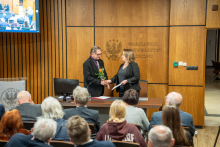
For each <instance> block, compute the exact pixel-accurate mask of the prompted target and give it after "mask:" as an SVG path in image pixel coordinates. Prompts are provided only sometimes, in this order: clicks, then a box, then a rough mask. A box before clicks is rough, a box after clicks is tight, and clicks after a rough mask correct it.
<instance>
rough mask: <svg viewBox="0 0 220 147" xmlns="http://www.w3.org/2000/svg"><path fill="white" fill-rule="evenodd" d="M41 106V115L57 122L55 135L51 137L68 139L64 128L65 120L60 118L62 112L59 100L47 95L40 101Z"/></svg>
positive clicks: (62, 139)
mask: <svg viewBox="0 0 220 147" xmlns="http://www.w3.org/2000/svg"><path fill="white" fill-rule="evenodd" d="M41 108H42V114H43V117H45V118H50V119H53V120H55V121H56V122H57V129H56V135H55V136H54V137H53V140H61V141H70V139H69V136H68V134H67V130H66V122H67V120H64V119H62V118H63V115H64V112H63V108H62V106H61V104H60V102H59V101H58V100H57V99H55V98H53V97H47V98H46V99H44V101H43V102H42V104H41Z"/></svg>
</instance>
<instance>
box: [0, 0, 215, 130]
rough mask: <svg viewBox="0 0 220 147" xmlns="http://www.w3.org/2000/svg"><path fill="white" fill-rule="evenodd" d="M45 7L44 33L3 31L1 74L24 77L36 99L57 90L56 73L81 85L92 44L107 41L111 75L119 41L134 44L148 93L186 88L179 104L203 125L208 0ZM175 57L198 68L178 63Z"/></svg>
mask: <svg viewBox="0 0 220 147" xmlns="http://www.w3.org/2000/svg"><path fill="white" fill-rule="evenodd" d="M213 1H214V0H213ZM40 12H41V13H40V25H41V26H40V27H41V33H40V34H20V33H0V40H1V41H0V61H1V62H0V77H1V78H7V77H27V78H28V80H27V85H26V89H27V90H28V91H30V92H31V94H32V97H33V98H34V101H35V102H36V103H41V102H42V100H43V99H44V98H45V97H47V96H49V95H53V94H54V90H53V78H70V79H79V81H80V85H81V86H83V69H82V64H83V62H84V61H85V60H86V59H87V58H88V57H89V56H90V49H91V47H92V46H93V45H98V46H99V47H100V48H101V49H102V57H101V58H102V59H103V60H104V63H105V67H106V70H107V73H108V76H109V78H111V77H113V76H114V75H115V74H116V72H117V71H118V68H119V65H120V64H121V63H122V60H121V58H120V57H121V54H122V49H124V48H131V49H133V50H134V53H135V57H136V62H137V63H138V65H139V67H140V71H141V79H143V80H147V81H148V82H149V90H148V96H149V97H154V98H159V97H160V98H161V97H165V96H166V95H167V94H168V92H170V91H177V92H180V93H182V95H183V97H184V100H183V105H181V109H182V110H183V111H186V112H188V113H191V114H193V119H194V122H195V125H200V126H204V119H201V117H203V116H204V111H203V110H204V109H201V108H203V107H204V81H205V80H204V76H205V74H204V69H205V64H204V63H205V38H206V30H205V24H206V22H205V20H206V19H205V18H206V16H205V15H206V0H126V1H124V0H47V1H46V0H40ZM110 49H117V51H116V52H115V53H111V52H109V50H110ZM174 61H183V62H187V64H188V65H189V66H198V69H199V70H197V71H187V70H186V68H185V67H178V68H174V67H173V62H174ZM193 91H195V93H193ZM199 92H201V93H199ZM198 93H199V95H197V94H198ZM202 93H203V94H202ZM192 99H193V100H192ZM201 99H202V100H203V101H200V102H199V103H198V102H197V101H198V100H201ZM189 106H194V107H192V108H189ZM155 111H156V110H148V111H147V113H148V117H149V118H150V116H151V114H152V113H153V112H155ZM199 120H202V121H199Z"/></svg>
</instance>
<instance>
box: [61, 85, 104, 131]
mask: <svg viewBox="0 0 220 147" xmlns="http://www.w3.org/2000/svg"><path fill="white" fill-rule="evenodd" d="M73 97H74V103H75V105H76V108H75V109H74V108H71V109H64V112H65V115H64V117H63V118H64V119H68V118H70V117H71V116H74V115H79V116H81V117H82V118H84V119H85V120H86V121H87V122H88V123H91V124H94V125H95V128H96V132H98V131H99V129H100V119H99V112H98V111H97V110H92V109H88V108H87V106H86V104H87V103H88V101H89V93H88V90H87V89H86V88H82V87H80V86H77V87H76V88H75V89H74V90H73Z"/></svg>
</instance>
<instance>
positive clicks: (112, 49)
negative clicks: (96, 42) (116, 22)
mask: <svg viewBox="0 0 220 147" xmlns="http://www.w3.org/2000/svg"><path fill="white" fill-rule="evenodd" d="M105 49H106V50H104V54H105V55H106V57H107V58H108V59H109V60H110V59H112V60H118V59H119V58H120V57H121V56H120V55H118V54H119V53H120V52H121V51H122V43H121V41H120V42H119V41H118V40H115V39H113V40H109V41H107V42H106V45H105Z"/></svg>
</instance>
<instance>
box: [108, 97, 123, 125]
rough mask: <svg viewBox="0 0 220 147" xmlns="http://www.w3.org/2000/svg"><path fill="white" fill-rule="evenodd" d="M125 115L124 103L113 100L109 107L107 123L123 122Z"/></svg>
mask: <svg viewBox="0 0 220 147" xmlns="http://www.w3.org/2000/svg"><path fill="white" fill-rule="evenodd" d="M125 115H126V106H125V103H124V102H122V101H121V100H115V101H114V102H113V103H112V104H111V106H110V111H109V116H110V119H109V121H114V122H122V121H124V120H125V119H124V117H125Z"/></svg>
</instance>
